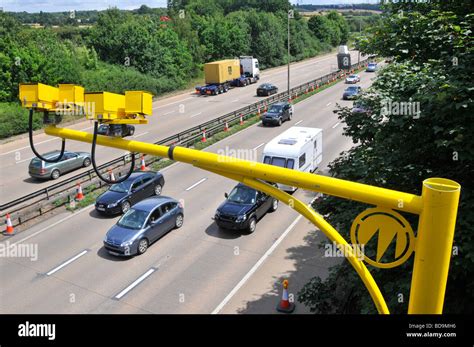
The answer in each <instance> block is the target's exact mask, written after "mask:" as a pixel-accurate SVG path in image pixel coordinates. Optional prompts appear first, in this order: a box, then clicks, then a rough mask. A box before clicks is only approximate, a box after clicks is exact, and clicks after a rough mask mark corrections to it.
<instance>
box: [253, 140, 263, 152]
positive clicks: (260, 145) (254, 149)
mask: <svg viewBox="0 0 474 347" xmlns="http://www.w3.org/2000/svg"><path fill="white" fill-rule="evenodd" d="M264 144H265V142H264V143H261V144H259V145H258V146H257V147H254V148H252V150H253V151H256V150H257V149H259V148H260V147H262V146H263V145H264Z"/></svg>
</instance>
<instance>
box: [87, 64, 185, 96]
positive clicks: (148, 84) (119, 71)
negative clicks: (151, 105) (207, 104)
mask: <svg viewBox="0 0 474 347" xmlns="http://www.w3.org/2000/svg"><path fill="white" fill-rule="evenodd" d="M82 82H83V85H84V88H86V90H87V91H102V90H106V91H109V92H113V93H123V92H124V91H125V90H146V91H149V92H150V93H152V94H153V95H159V94H162V93H164V92H169V91H172V90H176V89H178V88H181V87H183V86H184V84H183V82H182V81H180V82H178V81H176V80H173V79H171V78H167V77H160V78H155V77H151V76H148V75H145V74H142V73H140V72H138V71H137V70H135V69H134V68H132V67H121V66H117V65H111V64H106V63H100V64H99V68H98V69H95V70H84V71H83V73H82Z"/></svg>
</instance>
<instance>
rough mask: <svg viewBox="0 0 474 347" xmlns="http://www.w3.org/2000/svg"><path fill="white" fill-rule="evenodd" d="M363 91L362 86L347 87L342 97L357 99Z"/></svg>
mask: <svg viewBox="0 0 474 347" xmlns="http://www.w3.org/2000/svg"><path fill="white" fill-rule="evenodd" d="M361 91H362V88H361V87H360V86H350V87H347V88H346V89H345V90H344V93H343V94H342V99H343V100H352V99H357V97H358V96H359V94H360V92H361Z"/></svg>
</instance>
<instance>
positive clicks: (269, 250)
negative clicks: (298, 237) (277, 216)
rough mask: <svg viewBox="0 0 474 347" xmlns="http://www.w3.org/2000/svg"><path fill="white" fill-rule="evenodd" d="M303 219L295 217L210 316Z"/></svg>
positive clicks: (218, 309)
mask: <svg viewBox="0 0 474 347" xmlns="http://www.w3.org/2000/svg"><path fill="white" fill-rule="evenodd" d="M301 218H303V216H302V215H299V216H298V217H296V219H295V220H294V221H293V223H291V224H290V226H289V227H288V228H286V230H285V231H284V232H283V234H281V236H280V237H279V238H278V239H277V240H276V241H275V242H274V243H273V245H271V247H270V248H269V249H268V250H267V251H266V252H265V254H264V255H263V256H262V257H261V258H260V259H259V260H258V261H257V262H256V263H255V265H254V266H252V268H251V269H250V270H249V272H247V274H246V275H245V276H244V277H243V278H242V279H241V280H240V282H239V283H237V285H236V286H235V287H234V288H233V289H232V290H231V291H230V293H229V294H227V296H226V297H225V298H224V300H222V302H221V303H220V304H219V305H217V307H216V308H215V309H214V311H212V313H211V314H218V313H219V312H220V311H221V310H222V308H224V306H225V305H226V304H227V303H228V302H229V301H230V299H232V297H233V296H234V295H235V294H236V293H237V292H238V291H239V289H240V288H242V286H243V285H244V284H245V282H247V281H248V279H249V278H250V277H251V276H252V275H253V274H254V272H255V271H257V269H258V268H259V267H260V265H262V264H263V262H264V261H265V259H267V258H268V256H269V255H270V254H272V252H273V251H274V250H275V248H276V247H277V246H278V245H279V244H280V243H281V242H282V241H283V239H284V238H285V237H286V235H288V234H289V232H290V231H291V230H292V229H293V228H294V227H295V225H296V224H297V223H298V222H299V221H300V219H301Z"/></svg>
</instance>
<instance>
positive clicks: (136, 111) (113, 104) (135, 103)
mask: <svg viewBox="0 0 474 347" xmlns="http://www.w3.org/2000/svg"><path fill="white" fill-rule="evenodd" d="M84 101H85V104H84V110H85V113H86V118H87V119H90V120H98V121H102V122H103V123H107V124H147V123H148V120H147V119H146V118H145V115H151V114H152V106H151V105H152V95H151V94H150V93H148V92H143V91H126V92H125V95H122V94H115V93H109V92H90V93H85V94H84Z"/></svg>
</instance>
